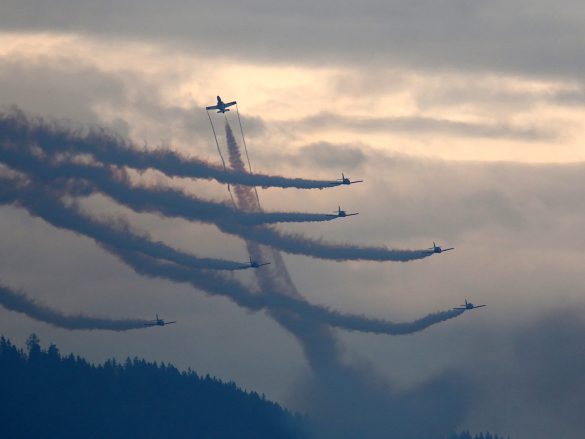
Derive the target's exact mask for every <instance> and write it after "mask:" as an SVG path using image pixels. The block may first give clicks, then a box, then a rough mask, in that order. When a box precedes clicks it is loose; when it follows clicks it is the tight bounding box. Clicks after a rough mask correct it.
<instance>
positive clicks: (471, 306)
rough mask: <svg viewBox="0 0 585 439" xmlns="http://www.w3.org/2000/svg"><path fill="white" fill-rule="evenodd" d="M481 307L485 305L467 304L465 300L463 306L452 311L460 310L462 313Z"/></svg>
mask: <svg viewBox="0 0 585 439" xmlns="http://www.w3.org/2000/svg"><path fill="white" fill-rule="evenodd" d="M482 306H487V305H474V304H473V303H471V302H468V301H467V299H465V305H460V306H458V307H456V308H453V309H462V310H463V311H467V310H470V309H475V308H481V307H482Z"/></svg>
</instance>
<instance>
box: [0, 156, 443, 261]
mask: <svg viewBox="0 0 585 439" xmlns="http://www.w3.org/2000/svg"><path fill="white" fill-rule="evenodd" d="M0 162H3V163H5V164H7V165H8V166H11V167H13V168H14V169H17V170H19V171H21V172H24V173H27V174H28V175H30V176H31V177H32V178H40V179H41V180H43V181H44V182H47V183H50V184H52V183H54V182H55V181H56V180H60V179H66V180H68V179H73V180H80V181H88V182H89V183H90V185H91V186H86V187H84V186H83V185H79V184H73V190H79V189H80V188H81V189H83V190H84V191H86V193H87V192H88V191H91V190H92V189H93V190H94V191H98V192H101V193H103V194H105V195H108V196H109V197H111V198H113V199H114V200H115V201H117V202H118V203H120V204H122V205H125V206H126V207H128V208H130V209H132V210H134V211H136V212H153V213H159V214H161V215H164V216H167V217H179V218H183V219H187V220H190V221H201V222H207V223H210V224H215V225H216V226H217V227H218V228H219V229H220V230H222V231H223V232H225V233H230V234H234V235H237V236H239V237H241V238H243V239H245V240H247V241H254V242H256V243H258V244H263V245H267V246H270V247H274V248H277V249H279V250H282V251H285V252H287V253H293V254H302V255H306V256H311V257H315V258H322V259H330V260H335V261H346V260H370V261H395V262H406V261H412V260H417V259H423V258H426V257H429V256H431V254H432V253H430V252H428V251H424V250H400V249H391V248H387V247H383V246H377V247H375V246H360V245H355V244H336V243H328V242H324V241H322V240H319V239H311V238H307V237H304V236H302V235H299V234H292V233H286V232H280V231H278V230H275V229H272V228H269V227H262V226H256V227H248V226H250V225H252V224H256V223H258V222H268V221H273V222H276V221H285V220H286V221H293V220H294V219H295V218H296V219H299V220H303V221H307V220H310V221H317V220H320V221H329V220H331V219H335V218H336V216H335V215H323V214H304V213H286V212H285V213H277V212H273V213H265V212H260V211H250V210H249V209H245V208H244V209H242V205H240V209H241V210H234V209H232V208H231V207H230V206H229V205H226V204H222V203H214V202H210V201H203V200H199V199H197V198H194V197H191V196H187V195H185V194H184V193H183V192H181V191H178V190H175V189H169V188H162V189H161V188H149V187H144V186H132V184H131V183H130V181H129V179H128V178H127V177H126V176H125V174H124V173H123V172H120V171H117V172H116V171H115V170H113V169H111V168H105V167H103V166H95V165H86V164H79V163H70V162H65V163H54V162H50V161H48V160H46V159H42V158H39V157H35V156H33V155H30V154H25V153H23V152H22V151H15V150H14V149H11V148H7V147H6V145H3V148H2V155H0ZM69 188H71V185H69ZM242 191H244V187H243V186H238V185H236V186H235V187H234V192H235V193H236V196H237V197H240V198H239V199H240V200H245V203H247V204H246V205H248V204H249V203H250V202H252V201H250V200H251V197H254V195H253V194H251V193H248V194H247V195H244V194H242ZM238 194H239V195H238ZM258 210H259V209H258Z"/></svg>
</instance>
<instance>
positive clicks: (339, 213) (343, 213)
mask: <svg viewBox="0 0 585 439" xmlns="http://www.w3.org/2000/svg"><path fill="white" fill-rule="evenodd" d="M334 213H335V214H336V215H335V216H337V217H338V218H345V217H348V216H354V215H359V213H357V212H356V213H347V212H346V211H345V210H341V206H337V212H334Z"/></svg>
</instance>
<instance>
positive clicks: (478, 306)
mask: <svg viewBox="0 0 585 439" xmlns="http://www.w3.org/2000/svg"><path fill="white" fill-rule="evenodd" d="M482 306H487V305H477V306H474V308H481V307H482Z"/></svg>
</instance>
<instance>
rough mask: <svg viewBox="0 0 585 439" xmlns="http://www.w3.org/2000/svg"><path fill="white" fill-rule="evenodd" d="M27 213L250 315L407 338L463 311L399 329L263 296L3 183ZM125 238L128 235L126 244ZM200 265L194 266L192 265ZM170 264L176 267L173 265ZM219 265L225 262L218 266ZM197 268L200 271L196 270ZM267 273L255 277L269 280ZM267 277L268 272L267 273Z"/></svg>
mask: <svg viewBox="0 0 585 439" xmlns="http://www.w3.org/2000/svg"><path fill="white" fill-rule="evenodd" d="M13 203H17V204H18V205H20V206H22V207H24V208H25V209H27V210H28V211H29V213H31V214H32V215H34V216H38V217H40V218H42V219H43V220H45V221H47V222H48V223H50V224H52V225H53V226H55V227H58V228H61V229H65V230H69V231H73V232H75V233H78V234H81V235H84V236H87V237H89V238H92V239H94V240H95V241H96V242H97V243H98V244H99V245H100V246H102V247H104V248H105V249H106V250H108V251H109V252H111V253H112V254H114V255H115V256H117V257H119V258H120V259H121V260H122V261H123V262H125V263H126V264H127V265H129V266H130V267H131V268H132V269H134V270H135V271H136V272H137V273H138V274H141V275H145V276H148V277H157V278H162V279H166V280H170V281H172V282H183V283H189V284H191V285H192V286H193V287H195V288H197V289H200V290H202V291H205V292H207V293H208V294H211V295H219V296H223V297H227V298H229V299H231V300H233V301H234V302H235V303H237V304H238V305H240V306H242V307H244V308H246V309H249V310H251V311H260V310H263V309H267V310H269V311H273V312H281V313H282V312H291V311H292V312H295V313H297V314H302V315H305V316H307V317H310V318H311V319H312V320H314V321H316V322H319V323H320V324H326V325H330V326H334V327H338V328H340V329H345V330H348V331H361V332H371V333H375V334H388V335H402V334H410V333H414V332H418V331H422V330H423V329H426V328H427V327H429V326H431V325H434V324H436V323H440V322H442V321H444V320H447V319H449V318H453V317H456V316H457V315H459V314H460V312H459V311H456V312H451V311H445V312H441V313H435V314H430V315H428V316H426V317H423V318H422V319H419V320H417V321H414V322H411V323H394V322H390V321H387V320H381V319H371V318H368V317H365V316H360V315H352V314H343V313H339V312H335V311H331V310H329V309H328V308H325V307H320V306H316V305H311V304H309V303H307V302H306V301H305V300H304V299H302V297H300V296H298V295H297V296H296V297H295V296H280V295H278V291H276V290H268V289H267V290H265V293H266V294H263V295H259V294H258V292H257V291H253V290H250V289H249V288H248V287H246V286H244V285H243V284H241V283H240V282H238V281H236V280H233V279H228V278H226V277H224V276H220V275H217V274H214V273H212V272H209V271H205V270H201V269H200V268H201V267H200V266H199V264H200V260H198V259H197V258H194V257H193V256H192V255H189V254H187V253H184V252H181V251H179V250H175V249H173V248H171V247H168V246H166V245H165V244H163V243H159V242H152V241H150V240H149V239H148V238H147V237H145V236H142V237H141V236H138V235H136V234H134V233H132V232H131V230H130V229H129V228H127V227H124V228H120V227H121V226H120V225H119V224H103V223H100V222H97V221H95V220H92V219H90V218H88V217H86V216H84V215H81V214H79V212H77V211H76V210H75V209H74V208H70V207H65V206H64V205H63V204H62V203H61V202H59V201H57V200H56V199H54V194H51V193H49V192H47V191H45V190H43V189H42V188H38V187H37V188H35V189H32V188H31V187H30V186H24V187H22V186H19V185H17V182H16V181H15V180H13V179H3V178H0V204H13ZM123 235H128V236H129V238H125V237H124V236H123ZM194 259H195V262H193V260H194ZM165 261H171V262H174V263H173V264H170V263H168V262H165ZM219 262H220V263H221V262H222V261H219ZM193 268H199V269H197V270H193ZM262 271H264V272H265V268H264V267H263V268H262V269H261V270H257V271H256V273H257V274H259V275H260V277H261V278H264V274H262V273H261V272H262ZM265 273H266V272H265ZM264 286H265V288H278V289H279V291H280V290H281V289H282V285H278V284H270V283H266V281H265V282H264Z"/></svg>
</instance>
